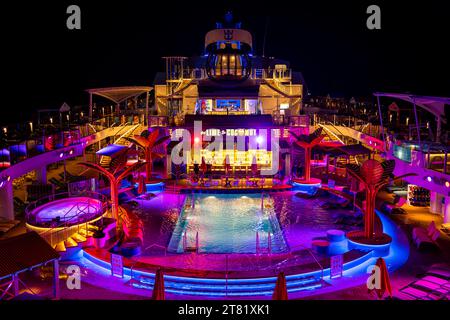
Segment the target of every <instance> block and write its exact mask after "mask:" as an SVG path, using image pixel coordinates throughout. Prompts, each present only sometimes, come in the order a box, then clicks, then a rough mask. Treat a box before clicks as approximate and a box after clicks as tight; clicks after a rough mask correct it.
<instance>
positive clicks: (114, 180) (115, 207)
mask: <svg viewBox="0 0 450 320" xmlns="http://www.w3.org/2000/svg"><path fill="white" fill-rule="evenodd" d="M125 150H127V149H125ZM125 155H126V153H125ZM123 158H124V157H123V155H121V156H119V158H118V159H120V160H119V161H118V162H117V163H116V164H115V166H114V168H113V169H111V170H107V169H105V168H103V167H101V166H99V165H98V164H95V163H91V162H80V163H79V165H81V166H84V167H86V168H89V169H92V170H94V171H97V172H98V173H100V174H102V175H104V176H105V177H107V178H108V180H109V184H110V188H111V211H112V215H113V217H114V218H115V219H116V221H117V227H116V229H117V230H120V218H121V217H120V215H119V185H120V183H121V181H122V180H123V179H124V178H125V177H127V176H128V175H129V174H130V173H132V172H133V171H135V170H137V169H139V168H140V167H142V166H143V165H144V164H145V162H136V163H134V164H133V165H131V166H129V167H126V161H125V162H124V161H123V160H122V159H123Z"/></svg>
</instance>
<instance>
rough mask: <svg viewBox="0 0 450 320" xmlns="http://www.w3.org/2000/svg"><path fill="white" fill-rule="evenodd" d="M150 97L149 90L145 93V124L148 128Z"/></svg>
mask: <svg viewBox="0 0 450 320" xmlns="http://www.w3.org/2000/svg"><path fill="white" fill-rule="evenodd" d="M148 98H149V92H148V91H147V93H146V94H145V119H144V124H145V125H146V126H147V129H148V128H149V122H148V100H149V99H148Z"/></svg>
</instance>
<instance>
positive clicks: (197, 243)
mask: <svg viewBox="0 0 450 320" xmlns="http://www.w3.org/2000/svg"><path fill="white" fill-rule="evenodd" d="M198 250H199V242H198V231H197V233H196V234H195V247H188V245H187V232H184V233H183V252H194V251H195V253H198Z"/></svg>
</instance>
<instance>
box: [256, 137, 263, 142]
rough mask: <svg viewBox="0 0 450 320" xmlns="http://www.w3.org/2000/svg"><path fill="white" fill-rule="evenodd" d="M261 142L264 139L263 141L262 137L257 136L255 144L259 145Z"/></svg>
mask: <svg viewBox="0 0 450 320" xmlns="http://www.w3.org/2000/svg"><path fill="white" fill-rule="evenodd" d="M263 140H264V139H263V137H261V136H257V137H256V143H257V144H261V143H262V142H263Z"/></svg>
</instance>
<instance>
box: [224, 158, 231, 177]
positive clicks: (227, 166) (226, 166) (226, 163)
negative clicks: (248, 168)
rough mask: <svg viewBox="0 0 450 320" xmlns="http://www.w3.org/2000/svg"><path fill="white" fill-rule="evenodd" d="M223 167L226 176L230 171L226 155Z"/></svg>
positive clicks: (228, 159)
mask: <svg viewBox="0 0 450 320" xmlns="http://www.w3.org/2000/svg"><path fill="white" fill-rule="evenodd" d="M224 166H225V173H226V174H228V172H229V171H230V169H231V165H230V157H229V156H228V155H226V157H225V160H224Z"/></svg>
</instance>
